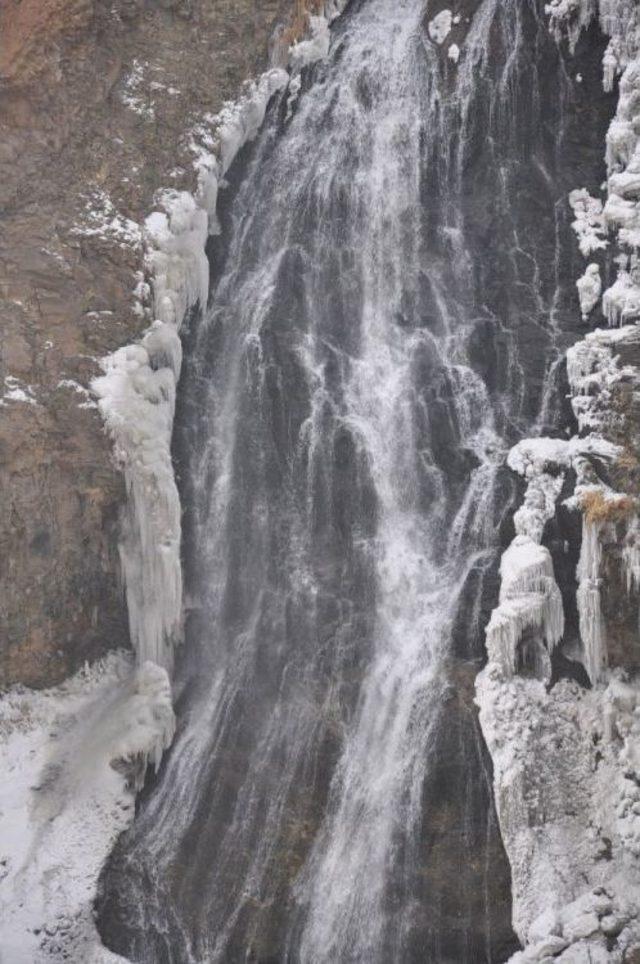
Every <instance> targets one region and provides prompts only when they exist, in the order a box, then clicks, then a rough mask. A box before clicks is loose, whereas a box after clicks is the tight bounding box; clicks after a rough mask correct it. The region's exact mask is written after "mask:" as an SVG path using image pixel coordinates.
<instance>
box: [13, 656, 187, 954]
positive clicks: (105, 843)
mask: <svg viewBox="0 0 640 964" xmlns="http://www.w3.org/2000/svg"><path fill="white" fill-rule="evenodd" d="M173 733H174V715H173V710H172V707H171V688H170V684H169V679H168V676H167V673H166V671H165V670H163V669H162V668H161V667H159V666H154V665H153V664H151V663H145V664H143V665H142V666H140V667H138V668H134V667H132V666H131V662H130V659H129V657H128V656H126V655H124V654H122V653H112V654H111V655H110V656H109V657H108V658H107V659H106V660H104V661H103V662H102V663H99V664H96V665H94V666H93V667H92V668H91V669H89V668H85V669H84V670H82V671H81V672H80V673H78V674H77V675H76V676H74V677H72V678H71V679H70V680H67V681H66V682H65V683H63V684H62V685H61V686H58V687H54V688H52V689H49V690H43V691H40V692H36V691H33V690H28V689H25V688H21V687H17V688H14V689H12V690H10V691H9V692H7V693H6V694H5V695H4V696H3V697H2V698H1V699H0V767H1V769H2V772H3V774H4V780H3V782H2V785H1V786H0V871H1V874H2V877H3V879H2V889H1V894H0V918H1V919H2V921H3V924H2V928H1V936H0V960H2V961H6V962H7V964H39V962H45V961H51V960H52V959H54V960H72V961H77V962H78V964H79V962H82V964H107V962H114V964H115V962H116V961H121V960H122V958H119V957H117V956H116V955H114V954H111V953H110V952H108V951H106V950H105V949H104V948H103V947H101V945H100V939H99V936H98V934H97V931H96V928H95V923H94V918H93V902H94V899H95V895H96V886H97V881H98V875H99V873H100V870H101V867H102V865H103V863H104V861H105V859H106V857H107V855H108V854H109V852H110V850H111V848H112V847H113V845H114V843H115V841H116V838H117V837H118V835H119V834H120V833H121V832H122V831H123V830H124V829H125V828H126V827H128V826H129V824H130V823H131V822H132V820H133V816H134V799H135V791H136V790H137V789H138V788H139V787H140V786H141V784H142V781H143V779H144V773H145V770H146V767H147V765H148V764H151V765H153V766H155V767H156V768H157V766H158V764H159V762H160V758H161V756H162V753H163V751H164V750H165V749H166V747H168V746H169V744H170V743H171V740H172V738H173Z"/></svg>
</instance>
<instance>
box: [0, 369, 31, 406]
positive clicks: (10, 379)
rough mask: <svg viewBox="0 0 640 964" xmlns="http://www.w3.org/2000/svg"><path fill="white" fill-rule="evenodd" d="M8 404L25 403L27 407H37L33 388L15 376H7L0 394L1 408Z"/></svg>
mask: <svg viewBox="0 0 640 964" xmlns="http://www.w3.org/2000/svg"><path fill="white" fill-rule="evenodd" d="M7 402H25V403H26V404H27V405H37V404H38V402H37V399H36V397H35V394H34V391H33V388H32V387H31V385H27V384H26V383H25V382H22V381H20V379H19V378H16V377H15V376H14V375H7V376H6V377H5V379H4V385H3V386H2V393H1V394H0V406H1V405H6V404H7Z"/></svg>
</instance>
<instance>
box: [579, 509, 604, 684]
mask: <svg viewBox="0 0 640 964" xmlns="http://www.w3.org/2000/svg"><path fill="white" fill-rule="evenodd" d="M601 530H602V524H601V523H594V522H590V521H589V520H588V519H587V517H586V516H583V518H582V547H581V549H580V559H579V561H578V572H577V575H578V591H577V597H576V598H577V603H578V615H579V617H580V637H581V639H582V644H583V646H584V651H585V653H584V655H585V659H584V664H585V669H586V671H587V673H588V674H589V679H590V680H591V682H592V683H594V684H595V683H597V682H599V680H600V679H601V678H602V673H603V670H604V669H605V668H606V666H607V662H608V661H607V647H606V640H605V635H604V624H603V620H602V612H601V605H600V582H601V580H600V563H601V561H602V546H601V544H600V534H601Z"/></svg>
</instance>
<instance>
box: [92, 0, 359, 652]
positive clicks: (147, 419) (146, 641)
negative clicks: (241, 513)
mask: <svg viewBox="0 0 640 964" xmlns="http://www.w3.org/2000/svg"><path fill="white" fill-rule="evenodd" d="M344 6H345V2H344V0H330V2H327V3H325V4H324V8H323V11H322V13H321V14H319V15H318V16H312V17H311V18H310V23H309V31H310V36H309V38H308V39H304V40H301V41H300V42H299V43H296V44H294V45H293V46H292V47H291V50H290V67H291V71H292V74H293V81H292V83H294V84H295V83H296V77H297V74H299V72H300V70H302V69H303V67H305V66H307V65H308V64H310V63H313V62H314V61H315V60H318V59H320V58H322V57H323V56H325V55H326V53H327V51H328V44H329V23H330V22H331V20H333V19H334V18H335V17H336V16H337V15H338V14H339V13H340V12H341V10H342V9H343V8H344ZM289 80H290V75H289V73H287V71H285V70H282V69H278V68H274V69H271V70H268V71H266V72H265V73H264V74H263V75H262V76H261V77H260V78H259V80H257V81H256V82H254V83H251V84H248V85H247V87H246V88H245V91H244V93H243V95H242V96H241V97H240V99H239V100H238V101H236V102H234V103H230V104H228V105H226V106H225V107H224V108H223V110H222V111H221V112H220V114H219V115H217V116H216V117H213V116H210V115H207V116H206V117H205V118H203V121H202V123H200V124H198V125H196V126H195V127H194V130H193V132H192V136H191V147H192V150H193V154H194V166H195V169H196V171H197V188H196V191H195V194H193V195H192V194H190V193H188V192H186V191H173V190H168V191H163V192H160V193H159V194H158V196H157V208H158V209H157V210H156V211H154V212H153V213H152V214H150V215H149V217H148V218H147V219H146V221H145V224H144V227H143V229H142V231H140V229H138V232H139V235H135V232H134V231H133V228H130V226H129V225H126V226H125V227H124V228H123V226H122V225H121V224H120V220H119V219H118V217H117V216H116V214H114V215H113V217H112V218H111V222H113V226H112V228H111V230H112V231H116V230H117V232H118V234H119V235H121V234H122V233H123V232H124V230H125V229H126V230H128V231H129V234H130V235H131V236H132V237H133V236H134V235H135V239H136V240H137V239H138V237H139V238H140V239H141V243H142V244H143V246H144V250H145V267H146V270H147V274H148V276H149V279H150V286H151V291H152V317H153V318H154V319H155V320H154V321H153V324H152V325H151V327H150V328H149V329H148V331H147V332H146V333H145V335H144V336H143V338H142V340H141V342H140V343H137V344H134V345H128V346H125V347H124V348H120V349H118V350H117V351H115V352H114V353H113V354H111V355H109V356H107V357H106V358H104V359H102V362H101V365H102V368H103V372H104V374H103V375H102V376H101V377H99V378H96V379H95V380H94V382H93V383H92V388H93V390H94V391H95V393H96V395H97V396H98V399H99V407H100V411H101V413H102V416H103V418H104V422H105V425H106V428H107V430H108V432H109V434H110V435H111V437H112V439H113V441H114V451H115V457H116V459H117V461H118V463H119V464H120V465H121V467H122V469H123V471H124V475H125V481H126V485H127V493H128V499H127V504H126V506H125V509H124V512H123V519H122V526H121V532H122V534H121V540H120V546H119V548H120V558H121V568H122V574H123V581H124V585H125V588H126V593H127V606H128V611H129V624H130V632H131V638H132V641H133V644H134V647H135V649H136V652H137V654H138V659H139V660H140V661H141V662H144V661H145V660H152V661H154V662H156V663H159V664H160V665H161V666H165V667H166V668H167V669H169V670H170V669H171V667H172V663H173V655H174V650H175V646H176V643H177V642H178V641H179V640H180V636H181V625H182V570H181V564H180V538H181V510H180V500H179V496H178V490H177V487H176V483H175V478H174V474H173V466H172V462H171V434H172V427H173V417H174V409H175V394H176V386H177V383H178V379H179V376H180V367H181V361H182V352H181V345H180V339H179V330H180V327H181V325H182V322H183V320H184V318H185V317H186V315H187V313H188V312H189V310H191V309H193V308H195V307H196V306H198V305H199V306H200V309H204V307H205V306H206V303H207V296H208V289H209V263H208V260H207V257H206V254H205V244H206V241H207V237H208V235H209V234H210V233H216V232H217V231H218V230H219V227H218V221H217V216H216V206H217V199H218V189H219V185H220V182H221V180H222V179H223V177H224V175H225V174H226V172H227V170H228V169H229V166H230V165H231V163H232V161H233V159H234V158H235V157H236V155H237V154H238V151H240V149H241V148H242V147H243V146H244V145H245V144H246V143H247V142H249V141H251V140H252V139H253V138H254V137H255V136H256V134H257V133H258V130H259V129H260V126H261V125H262V122H263V120H264V116H265V113H266V109H267V106H268V104H269V101H270V100H271V98H272V97H273V95H274V94H275V93H276V92H277V91H279V90H282V89H283V88H284V87H286V85H287V84H288V83H289ZM298 84H299V81H298ZM98 201H100V205H98V204H97V202H96V201H95V199H94V204H93V208H92V209H96V208H98V207H100V209H101V210H102V211H103V212H104V211H105V210H106V211H107V214H106V215H105V214H104V213H103V217H102V229H103V230H104V224H105V223H111V222H109V219H108V217H107V215H109V214H111V211H110V209H109V210H107V207H108V204H107V202H108V199H105V198H103V197H101V198H99V199H98ZM135 227H136V228H137V226H135ZM87 230H92V228H91V227H89V228H87ZM96 230H97V228H96ZM140 285H142V286H144V285H145V282H144V278H142V279H140V282H139V286H138V287H140ZM141 293H143V292H141Z"/></svg>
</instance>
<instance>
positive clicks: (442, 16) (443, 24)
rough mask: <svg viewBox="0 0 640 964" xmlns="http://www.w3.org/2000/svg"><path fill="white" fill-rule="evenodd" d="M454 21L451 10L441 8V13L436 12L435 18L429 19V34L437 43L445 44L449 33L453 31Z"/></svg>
mask: <svg viewBox="0 0 640 964" xmlns="http://www.w3.org/2000/svg"><path fill="white" fill-rule="evenodd" d="M452 23H453V14H452V13H451V11H450V10H441V11H440V13H438V14H436V16H435V17H434V18H433V20H430V21H429V24H428V28H427V29H428V31H429V36H430V37H431V39H432V40H433V42H434V43H435V44H438V45H440V44H443V43H444V42H445V40H446V39H447V37H448V36H449V33H450V32H451V25H452Z"/></svg>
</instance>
